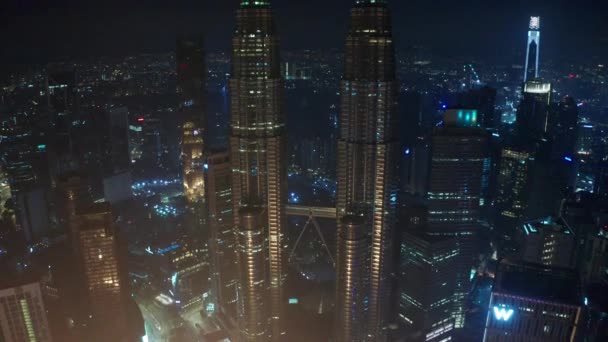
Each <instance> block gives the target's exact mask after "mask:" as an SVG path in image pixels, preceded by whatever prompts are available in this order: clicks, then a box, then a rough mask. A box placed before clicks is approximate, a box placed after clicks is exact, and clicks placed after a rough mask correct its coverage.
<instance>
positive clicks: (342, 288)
mask: <svg viewBox="0 0 608 342" xmlns="http://www.w3.org/2000/svg"><path fill="white" fill-rule="evenodd" d="M341 222H342V230H341V232H340V236H338V254H340V256H341V257H340V259H338V269H339V270H340V273H338V275H337V288H338V298H337V299H336V300H337V303H336V311H335V313H336V315H335V320H336V321H335V330H334V335H335V336H334V338H335V341H338V342H350V341H365V331H366V330H365V324H366V321H365V318H366V314H367V306H368V302H367V293H368V290H369V288H368V287H369V277H368V275H369V252H370V248H369V242H370V237H369V229H368V228H367V226H366V225H365V221H364V218H363V217H361V216H348V217H343V218H342V220H341Z"/></svg>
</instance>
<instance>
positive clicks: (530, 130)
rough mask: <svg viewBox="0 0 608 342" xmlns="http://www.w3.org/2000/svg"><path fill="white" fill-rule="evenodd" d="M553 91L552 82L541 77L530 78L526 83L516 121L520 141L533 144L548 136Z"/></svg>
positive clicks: (516, 130)
mask: <svg viewBox="0 0 608 342" xmlns="http://www.w3.org/2000/svg"><path fill="white" fill-rule="evenodd" d="M551 91H552V86H551V83H546V82H544V81H542V80H539V79H533V80H528V82H526V83H525V85H524V90H523V94H522V96H523V97H522V100H521V103H520V104H519V106H518V107H517V121H516V122H515V133H516V138H517V140H518V142H520V143H524V144H526V145H532V144H536V143H538V141H539V140H540V139H542V138H545V137H546V134H547V132H548V130H549V118H550V115H551V110H552V108H551V107H552V106H551V95H552V92H551Z"/></svg>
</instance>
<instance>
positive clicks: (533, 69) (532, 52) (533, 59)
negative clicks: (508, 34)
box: [524, 17, 540, 83]
mask: <svg viewBox="0 0 608 342" xmlns="http://www.w3.org/2000/svg"><path fill="white" fill-rule="evenodd" d="M539 56H540V17H530V30H529V31H528V45H527V47H526V66H525V69H524V83H525V82H527V81H528V80H529V79H534V78H538V62H539Z"/></svg>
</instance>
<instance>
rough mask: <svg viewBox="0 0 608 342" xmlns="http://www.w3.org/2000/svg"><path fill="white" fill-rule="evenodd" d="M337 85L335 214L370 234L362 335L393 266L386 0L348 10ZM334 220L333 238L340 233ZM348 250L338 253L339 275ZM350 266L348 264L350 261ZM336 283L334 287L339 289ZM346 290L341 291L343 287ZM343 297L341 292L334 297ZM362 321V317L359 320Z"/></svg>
mask: <svg viewBox="0 0 608 342" xmlns="http://www.w3.org/2000/svg"><path fill="white" fill-rule="evenodd" d="M345 50H346V51H345V72H344V77H343V80H342V85H341V94H342V98H341V112H340V133H339V137H338V171H337V174H338V190H337V212H338V217H340V218H342V217H345V216H350V215H355V216H362V217H363V218H364V221H365V222H369V227H368V234H370V236H371V244H370V248H371V251H370V261H371V263H370V267H369V291H368V301H369V309H368V312H367V323H366V329H367V338H368V339H369V340H380V339H381V336H379V335H380V333H381V331H382V329H383V328H384V327H386V325H387V323H388V319H389V317H388V314H389V312H390V303H389V299H390V294H391V289H390V287H391V284H392V282H391V280H390V274H391V272H392V271H393V268H392V266H393V265H392V264H393V249H394V248H393V229H394V227H393V226H394V221H395V210H396V202H397V196H396V190H397V189H396V188H397V186H396V180H395V179H396V170H395V169H396V163H397V156H396V152H397V149H398V144H399V142H398V138H397V133H396V130H397V129H398V125H397V111H396V105H397V97H396V93H397V90H398V88H399V85H398V83H397V82H396V80H395V57H394V47H393V38H392V24H391V16H390V11H389V8H388V6H387V3H386V1H372V0H359V1H356V4H355V6H354V7H353V8H352V9H351V17H350V29H349V32H348V36H347V38H346V49H345ZM344 229H346V228H345V225H344V222H342V221H341V220H339V222H338V232H337V234H338V235H337V236H338V238H339V237H340V236H342V235H343V234H344ZM344 257H345V256H342V255H340V251H338V253H337V260H340V261H339V262H338V263H337V264H338V269H337V270H336V272H337V274H342V273H343V272H344V271H343V270H342V269H340V266H341V265H343V264H344V262H343V260H341V259H342V258H344ZM349 267H353V266H352V265H349ZM340 293H341V289H337V294H338V295H340ZM342 294H343V295H344V293H342ZM347 300H348V299H345V298H338V299H337V302H338V303H340V302H347ZM359 324H363V323H359Z"/></svg>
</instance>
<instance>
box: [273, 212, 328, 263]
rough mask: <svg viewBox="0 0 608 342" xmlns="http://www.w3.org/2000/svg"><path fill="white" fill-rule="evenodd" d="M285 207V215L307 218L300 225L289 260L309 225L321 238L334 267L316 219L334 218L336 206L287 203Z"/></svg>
mask: <svg viewBox="0 0 608 342" xmlns="http://www.w3.org/2000/svg"><path fill="white" fill-rule="evenodd" d="M285 208H286V211H287V216H301V217H307V218H308V220H307V221H306V224H304V226H303V227H302V231H301V232H300V235H299V236H298V239H297V240H296V243H295V244H294V245H293V248H292V249H291V253H289V260H291V259H292V258H293V255H294V252H295V251H296V249H297V248H298V245H299V243H300V240H302V237H303V236H304V233H305V232H306V230H307V229H308V228H309V227H311V229H313V228H314V229H315V231H316V232H317V235H318V236H319V238H320V239H321V242H322V243H323V248H325V251H326V252H327V255H329V258H330V259H331V262H332V264H333V265H334V267H335V266H336V261H335V260H334V257H333V256H332V254H331V252H330V250H329V247H328V245H327V241H326V240H325V237H324V236H323V232H322V231H321V226H320V225H319V222H318V221H317V219H319V218H324V219H333V220H335V219H336V218H337V216H338V215H337V211H336V208H331V207H310V206H303V205H302V206H301V205H287V206H285Z"/></svg>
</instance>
